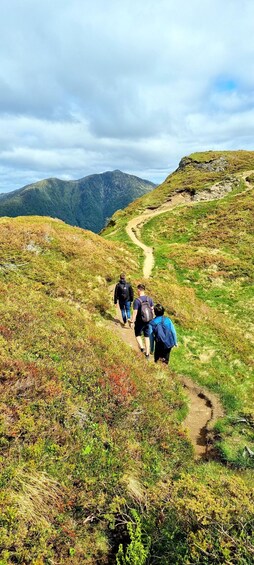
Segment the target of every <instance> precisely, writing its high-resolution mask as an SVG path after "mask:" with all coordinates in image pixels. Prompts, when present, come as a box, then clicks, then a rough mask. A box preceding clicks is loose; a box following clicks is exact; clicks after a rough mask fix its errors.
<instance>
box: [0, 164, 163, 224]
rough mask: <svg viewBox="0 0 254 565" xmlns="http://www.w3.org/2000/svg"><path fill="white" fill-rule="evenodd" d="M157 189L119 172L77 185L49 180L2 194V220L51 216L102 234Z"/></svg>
mask: <svg viewBox="0 0 254 565" xmlns="http://www.w3.org/2000/svg"><path fill="white" fill-rule="evenodd" d="M155 186H156V185H155V184H153V183H152V182H149V181H147V180H143V179H140V178H139V177H136V176H133V175H128V174H126V173H122V172H121V171H118V170H116V171H108V172H105V173H102V174H97V175H89V176H87V177H84V178H82V179H80V180H74V181H63V180H60V179H57V178H50V179H45V180H42V181H39V182H36V183H33V184H29V185H27V186H24V187H23V188H20V189H18V190H15V191H12V192H9V193H8V194H0V216H11V217H16V216H34V215H36V216H37V215H38V216H51V217H53V218H59V219H60V220H63V221H64V222H66V223H67V224H70V225H72V226H79V227H82V228H86V229H89V230H91V231H93V232H99V231H100V230H101V229H102V228H103V227H104V226H105V223H106V221H107V219H109V218H110V217H111V216H112V214H114V212H115V211H116V210H119V209H122V208H125V207H126V206H127V205H128V204H129V203H130V202H132V201H133V200H136V199H137V198H139V197H140V196H143V195H144V194H146V193H147V192H149V191H151V190H153V189H154V188H155Z"/></svg>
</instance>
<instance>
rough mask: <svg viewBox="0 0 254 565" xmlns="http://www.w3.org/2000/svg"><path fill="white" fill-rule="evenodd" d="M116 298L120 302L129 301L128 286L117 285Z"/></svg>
mask: <svg viewBox="0 0 254 565" xmlns="http://www.w3.org/2000/svg"><path fill="white" fill-rule="evenodd" d="M118 298H119V300H120V302H125V301H126V300H128V299H129V285H128V283H126V282H122V283H118Z"/></svg>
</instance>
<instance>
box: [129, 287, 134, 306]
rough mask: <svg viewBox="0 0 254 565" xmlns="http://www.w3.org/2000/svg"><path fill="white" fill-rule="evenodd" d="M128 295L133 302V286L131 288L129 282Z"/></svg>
mask: <svg viewBox="0 0 254 565" xmlns="http://www.w3.org/2000/svg"><path fill="white" fill-rule="evenodd" d="M129 295H130V302H133V297H134V296H133V288H132V286H131V284H130V286H129Z"/></svg>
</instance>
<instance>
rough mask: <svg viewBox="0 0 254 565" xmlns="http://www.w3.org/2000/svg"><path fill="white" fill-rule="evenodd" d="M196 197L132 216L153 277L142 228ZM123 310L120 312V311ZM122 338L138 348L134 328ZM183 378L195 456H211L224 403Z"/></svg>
mask: <svg viewBox="0 0 254 565" xmlns="http://www.w3.org/2000/svg"><path fill="white" fill-rule="evenodd" d="M191 202H192V199H191V196H190V194H188V193H182V194H175V195H172V197H171V198H170V199H169V200H168V202H166V203H164V204H163V205H161V206H159V207H158V208H156V209H154V210H148V211H146V212H144V213H143V214H140V215H139V216H136V217H135V218H132V219H131V220H130V221H129V222H128V224H127V226H126V232H127V234H128V236H129V237H130V239H131V240H132V241H133V243H135V245H137V246H138V247H140V248H141V249H142V250H143V252H144V266H143V275H144V277H145V278H149V277H150V276H151V273H152V269H153V266H154V255H153V248H152V247H149V246H147V245H145V244H144V243H143V242H142V241H141V228H142V227H143V225H144V224H145V223H146V222H147V221H149V220H150V219H151V218H154V217H155V216H158V215H159V214H163V213H165V212H168V211H169V210H171V209H172V208H175V207H176V206H180V205H183V204H187V203H191ZM119 314H120V312H119ZM121 334H122V338H123V339H124V341H125V342H127V343H129V344H130V345H131V346H132V347H135V349H136V350H138V348H137V346H136V344H135V343H134V342H135V338H134V336H133V332H131V334H129V332H128V333H127V330H126V329H123V330H122V332H121ZM181 382H182V384H183V386H184V388H185V389H186V392H187V395H188V398H189V412H188V416H187V418H186V420H185V422H184V426H185V427H186V429H187V430H188V434H189V437H190V440H191V442H192V444H193V447H194V450H195V458H196V459H201V458H204V459H205V458H209V451H210V449H211V447H212V445H211V444H210V443H209V429H210V428H211V427H212V424H213V423H214V422H215V421H216V420H217V419H218V418H220V417H222V416H223V409H222V406H221V404H220V402H219V400H218V398H217V396H215V395H213V394H212V393H210V392H209V391H207V390H205V389H204V388H203V387H199V386H198V385H196V384H195V383H193V382H192V381H191V380H190V379H187V378H185V377H182V379H181Z"/></svg>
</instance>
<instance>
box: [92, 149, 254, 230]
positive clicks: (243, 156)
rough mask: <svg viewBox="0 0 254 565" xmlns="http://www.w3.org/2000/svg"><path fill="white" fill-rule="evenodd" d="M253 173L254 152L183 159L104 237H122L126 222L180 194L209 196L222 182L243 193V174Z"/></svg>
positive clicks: (117, 218)
mask: <svg viewBox="0 0 254 565" xmlns="http://www.w3.org/2000/svg"><path fill="white" fill-rule="evenodd" d="M252 170H254V151H217V152H216V151H208V152H206V153H193V154H192V155H190V156H189V157H185V158H183V159H182V160H181V162H180V164H179V167H178V169H177V170H176V171H175V172H174V173H172V174H171V175H169V176H168V177H167V178H166V180H165V181H164V182H163V183H162V184H161V185H160V186H158V187H157V188H156V189H155V190H153V191H152V192H150V193H149V194H147V195H145V196H143V197H141V198H139V199H138V200H136V201H135V202H133V203H131V204H130V205H129V206H128V207H127V208H125V209H124V210H120V211H118V212H116V213H115V214H114V215H113V217H112V218H111V220H110V222H109V225H108V227H107V228H106V229H105V230H103V235H104V236H107V235H110V233H111V232H112V231H114V238H115V239H117V238H118V239H119V238H121V233H122V230H121V228H124V226H125V224H126V221H128V220H129V219H130V218H131V217H133V216H136V215H137V214H139V213H140V212H142V211H144V210H147V209H154V208H158V207H159V206H160V205H161V204H163V203H165V202H167V201H168V200H169V199H170V198H171V197H172V195H173V194H175V193H177V192H180V193H187V194H190V195H191V196H192V197H193V199H195V196H197V195H202V193H203V194H205V193H206V192H207V191H209V190H210V188H211V187H213V186H214V185H215V184H218V183H222V186H223V185H225V184H228V183H230V184H232V185H233V186H234V187H235V188H236V189H238V190H241V186H242V180H241V173H243V172H244V171H252ZM116 230H117V231H116ZM124 237H125V236H124Z"/></svg>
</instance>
